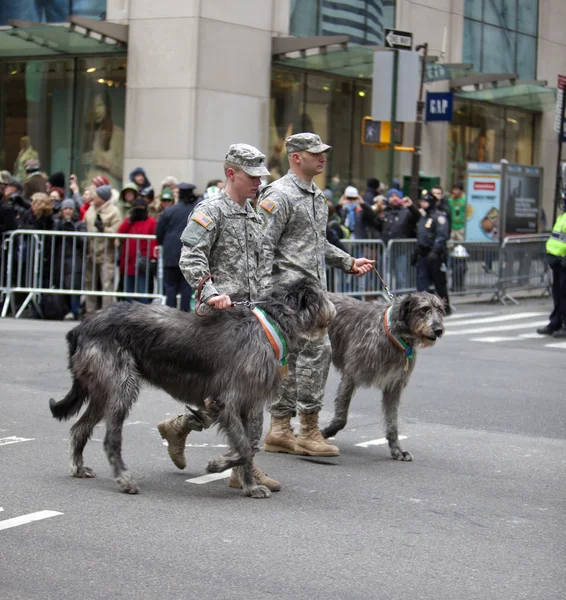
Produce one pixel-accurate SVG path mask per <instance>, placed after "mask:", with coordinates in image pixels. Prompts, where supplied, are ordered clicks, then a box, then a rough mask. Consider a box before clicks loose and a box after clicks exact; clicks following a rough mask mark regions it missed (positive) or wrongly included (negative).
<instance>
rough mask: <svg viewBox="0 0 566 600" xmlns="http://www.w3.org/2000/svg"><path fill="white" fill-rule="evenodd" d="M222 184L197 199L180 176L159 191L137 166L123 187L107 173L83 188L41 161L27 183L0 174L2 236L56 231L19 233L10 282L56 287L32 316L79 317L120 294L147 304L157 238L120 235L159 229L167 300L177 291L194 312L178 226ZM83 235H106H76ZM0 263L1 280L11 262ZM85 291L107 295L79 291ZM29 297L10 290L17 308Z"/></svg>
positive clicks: (29, 169)
mask: <svg viewBox="0 0 566 600" xmlns="http://www.w3.org/2000/svg"><path fill="white" fill-rule="evenodd" d="M221 186H222V181H220V180H213V181H211V182H209V185H208V186H207V190H206V191H205V194H203V196H197V195H196V194H195V186H193V185H192V184H183V183H181V184H179V182H178V181H177V179H176V178H175V177H166V178H165V179H164V180H163V181H162V182H161V186H160V188H159V193H157V194H156V193H155V191H154V188H153V186H152V184H151V182H150V180H149V178H148V176H147V174H146V172H145V171H144V169H142V168H141V167H138V168H136V169H134V170H133V171H132V172H131V173H130V176H129V181H128V182H127V183H126V184H125V185H124V186H123V187H122V189H121V190H116V189H114V188H112V187H111V186H110V184H109V181H108V179H107V178H106V177H104V176H102V175H98V176H95V177H93V179H92V180H91V182H90V185H89V186H88V187H87V188H86V189H83V190H80V189H79V186H78V184H77V177H76V176H75V175H70V177H69V178H68V180H67V179H66V177H65V174H64V173H62V172H56V173H53V174H52V175H47V174H46V173H44V172H42V170H41V166H40V164H39V161H38V160H36V159H30V160H28V161H26V163H25V175H24V178H23V181H22V180H21V179H19V178H18V177H15V176H12V175H11V174H10V173H9V172H8V171H2V172H0V234H4V235H7V234H8V233H9V232H12V231H14V230H18V229H24V230H33V231H41V232H54V233H53V234H49V235H38V236H17V237H16V238H15V240H16V245H17V247H16V248H15V250H14V252H13V254H12V260H13V265H12V266H13V268H12V270H11V286H12V287H28V286H29V285H30V278H32V277H33V278H35V279H34V280H35V284H34V285H35V286H36V287H37V286H39V287H41V288H42V289H44V290H51V289H52V290H53V292H52V293H48V292H43V293H42V294H41V301H40V303H39V304H37V305H35V306H33V305H32V306H31V307H30V308H29V309H28V313H27V314H28V316H32V317H40V316H42V317H45V318H52V319H63V318H64V319H67V320H70V319H79V318H81V317H82V316H83V315H84V314H88V313H90V312H92V311H94V310H97V309H98V308H100V307H104V306H107V305H108V304H109V303H111V302H112V301H114V299H115V295H116V293H117V292H118V293H119V294H118V295H119V296H120V298H119V299H126V300H131V299H134V298H135V299H136V300H139V301H141V302H149V301H150V299H149V298H148V297H147V296H148V295H151V294H152V293H154V291H155V289H156V287H155V286H156V277H157V242H156V241H155V239H153V240H148V239H141V238H139V237H137V238H136V237H128V238H126V237H120V236H121V234H127V235H129V236H141V235H150V236H155V234H156V233H159V244H163V247H164V252H165V263H164V264H165V268H164V280H165V288H166V290H167V291H168V304H170V305H175V306H176V301H177V293H179V294H181V304H182V308H183V309H184V310H190V298H191V294H192V290H190V288H189V289H188V290H187V289H186V287H187V286H185V285H183V283H184V280H183V278H182V276H181V277H179V276H180V270H179V268H178V262H179V261H178V255H179V254H180V250H181V246H180V244H181V242H180V233H179V231H178V230H179V228H180V229H182V228H183V227H184V226H185V225H186V222H187V217H188V214H189V213H190V212H191V211H192V208H193V207H194V205H195V204H196V203H197V202H198V201H200V200H201V199H202V198H203V197H204V196H205V195H206V194H210V193H214V192H215V191H217V190H219V189H220V188H221ZM162 220H163V222H162V223H161V225H160V227H159V228H158V223H160V222H161V221H162ZM61 232H64V233H63V234H61ZM80 233H90V234H107V235H104V236H92V235H89V236H81V235H76V234H80ZM177 233H178V235H177ZM108 234H114V235H108ZM116 235H117V237H115V236H116ZM2 268H3V273H2V281H7V277H8V273H7V272H8V264H7V260H5V261H4V264H3V267H2ZM33 271H35V273H33ZM58 290H69V291H71V290H77V293H76V294H70V293H66V294H62V293H57V291H58ZM87 290H88V291H99V292H101V294H102V295H100V296H97V295H93V294H81V291H87ZM127 294H143V295H144V296H145V297H144V296H132V297H130V296H128V295H127ZM26 296H27V294H26V293H15V294H13V297H12V298H11V301H12V302H14V304H15V305H16V306H15V307H12V308H13V309H14V308H15V309H17V308H18V305H20V304H21V303H22V302H23V301H24V300H25V298H26ZM0 300H1V299H0ZM4 300H5V299H4ZM173 303H175V304H173Z"/></svg>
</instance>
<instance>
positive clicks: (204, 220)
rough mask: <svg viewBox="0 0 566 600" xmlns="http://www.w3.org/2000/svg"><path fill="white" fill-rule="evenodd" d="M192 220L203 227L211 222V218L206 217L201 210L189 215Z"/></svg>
mask: <svg viewBox="0 0 566 600" xmlns="http://www.w3.org/2000/svg"><path fill="white" fill-rule="evenodd" d="M191 220H192V221H196V222H197V223H198V224H199V225H202V226H203V227H204V228H205V229H206V228H207V227H208V226H209V225H210V224H211V223H212V219H211V218H210V217H207V216H206V215H205V214H204V213H202V212H197V213H195V214H194V215H193V216H192V217H191Z"/></svg>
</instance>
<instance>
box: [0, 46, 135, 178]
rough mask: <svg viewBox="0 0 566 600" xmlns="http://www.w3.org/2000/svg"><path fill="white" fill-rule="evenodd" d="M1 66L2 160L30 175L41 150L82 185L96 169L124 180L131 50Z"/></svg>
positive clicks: (52, 166) (44, 159)
mask: <svg viewBox="0 0 566 600" xmlns="http://www.w3.org/2000/svg"><path fill="white" fill-rule="evenodd" d="M0 74H1V79H0V168H2V169H6V170H8V171H10V172H11V173H13V174H14V175H16V176H17V177H19V178H20V179H22V180H24V179H25V171H24V163H25V161H26V160H27V159H29V158H35V159H38V160H39V161H40V165H41V169H42V170H43V171H45V172H47V173H49V174H52V173H54V172H56V171H62V172H63V173H64V174H65V176H66V177H67V178H68V176H69V175H70V174H71V173H76V174H77V177H78V181H79V184H80V185H81V187H82V186H85V185H86V184H87V183H88V181H89V180H90V179H91V178H92V177H93V176H94V175H105V176H106V177H108V179H109V180H110V182H111V184H112V185H113V186H114V187H120V185H121V180H122V169H123V161H124V112H125V91H126V90H125V83H126V58H125V57H112V58H89V59H73V58H67V59H62V60H37V61H21V62H4V63H0Z"/></svg>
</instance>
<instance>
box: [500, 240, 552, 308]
mask: <svg viewBox="0 0 566 600" xmlns="http://www.w3.org/2000/svg"><path fill="white" fill-rule="evenodd" d="M547 240H548V234H534V235H517V236H508V237H506V238H504V240H503V244H502V245H501V261H500V267H499V281H498V287H497V291H496V293H495V296H494V299H496V300H499V301H500V302H502V303H503V304H505V303H506V301H507V300H509V301H511V302H513V303H515V304H519V302H518V301H517V300H516V299H515V298H514V297H513V296H512V295H511V294H510V293H509V292H512V291H519V290H535V289H542V290H543V294H544V293H548V294H550V293H551V271H550V268H549V267H548V265H547V263H546V242H547Z"/></svg>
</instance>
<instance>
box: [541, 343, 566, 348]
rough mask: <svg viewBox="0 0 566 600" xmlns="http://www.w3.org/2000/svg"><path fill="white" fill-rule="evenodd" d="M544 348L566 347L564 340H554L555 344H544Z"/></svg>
mask: <svg viewBox="0 0 566 600" xmlns="http://www.w3.org/2000/svg"><path fill="white" fill-rule="evenodd" d="M544 347H545V348H566V342H556V343H555V344H545V345H544Z"/></svg>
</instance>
